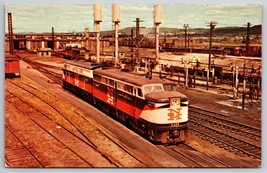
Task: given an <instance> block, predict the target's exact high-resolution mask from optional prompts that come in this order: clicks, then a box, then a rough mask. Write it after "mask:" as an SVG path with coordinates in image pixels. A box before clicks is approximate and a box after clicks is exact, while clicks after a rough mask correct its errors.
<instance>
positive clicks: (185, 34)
mask: <svg viewBox="0 0 267 173" xmlns="http://www.w3.org/2000/svg"><path fill="white" fill-rule="evenodd" d="M188 27H189V26H188V24H184V51H185V52H186V44H187V41H186V40H187V29H188Z"/></svg>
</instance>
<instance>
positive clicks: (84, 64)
mask: <svg viewBox="0 0 267 173" xmlns="http://www.w3.org/2000/svg"><path fill="white" fill-rule="evenodd" d="M66 64H71V65H75V66H78V67H83V68H86V69H89V70H94V69H95V68H98V67H103V66H105V65H104V64H97V63H92V62H88V61H68V62H67V63H66Z"/></svg>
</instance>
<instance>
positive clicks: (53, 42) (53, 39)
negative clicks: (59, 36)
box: [51, 27, 55, 51]
mask: <svg viewBox="0 0 267 173" xmlns="http://www.w3.org/2000/svg"><path fill="white" fill-rule="evenodd" d="M54 44H55V34H54V27H52V45H51V46H52V51H54V49H55V47H54Z"/></svg>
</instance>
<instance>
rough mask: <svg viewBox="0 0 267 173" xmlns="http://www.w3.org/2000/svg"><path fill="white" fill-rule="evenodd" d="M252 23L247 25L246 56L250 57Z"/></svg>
mask: <svg viewBox="0 0 267 173" xmlns="http://www.w3.org/2000/svg"><path fill="white" fill-rule="evenodd" d="M249 30H250V23H249V22H248V23H247V39H246V55H247V56H249V41H250V32H249Z"/></svg>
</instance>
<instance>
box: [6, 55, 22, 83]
mask: <svg viewBox="0 0 267 173" xmlns="http://www.w3.org/2000/svg"><path fill="white" fill-rule="evenodd" d="M5 77H6V78H12V77H20V59H19V58H18V57H17V56H15V55H6V57H5Z"/></svg>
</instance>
